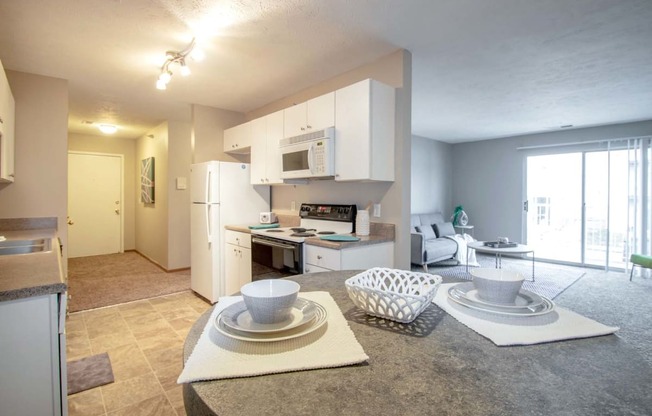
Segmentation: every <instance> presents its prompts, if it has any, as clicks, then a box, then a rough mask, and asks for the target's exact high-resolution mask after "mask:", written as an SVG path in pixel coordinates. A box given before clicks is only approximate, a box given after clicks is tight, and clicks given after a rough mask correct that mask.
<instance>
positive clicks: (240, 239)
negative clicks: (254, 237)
mask: <svg viewBox="0 0 652 416" xmlns="http://www.w3.org/2000/svg"><path fill="white" fill-rule="evenodd" d="M224 240H225V242H226V244H225V245H224V274H225V285H226V294H227V295H233V294H234V293H236V292H239V291H240V288H241V287H242V286H243V285H245V284H247V283H249V282H251V235H249V234H247V233H240V232H237V231H231V230H226V231H225V233H224Z"/></svg>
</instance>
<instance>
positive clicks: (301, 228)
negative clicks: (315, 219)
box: [290, 227, 317, 233]
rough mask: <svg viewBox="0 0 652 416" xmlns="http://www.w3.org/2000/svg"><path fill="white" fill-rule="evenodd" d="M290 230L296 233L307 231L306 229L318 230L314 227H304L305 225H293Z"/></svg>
mask: <svg viewBox="0 0 652 416" xmlns="http://www.w3.org/2000/svg"><path fill="white" fill-rule="evenodd" d="M290 230H292V231H294V232H295V233H305V232H306V231H317V230H316V229H314V228H303V227H293V228H290Z"/></svg>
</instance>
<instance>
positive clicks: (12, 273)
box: [0, 229, 67, 301]
mask: <svg viewBox="0 0 652 416" xmlns="http://www.w3.org/2000/svg"><path fill="white" fill-rule="evenodd" d="M0 235H2V236H4V237H6V238H7V240H24V239H36V238H49V239H51V250H50V251H47V252H37V253H30V254H15V255H5V256H0V301H6V300H15V299H21V298H27V297H32V296H39V295H47V294H53V293H61V292H65V291H66V289H67V285H66V283H65V282H64V280H63V276H62V272H61V255H60V253H61V251H60V249H59V240H58V239H57V237H56V230H55V229H37V230H14V231H0Z"/></svg>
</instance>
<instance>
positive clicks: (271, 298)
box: [240, 279, 301, 324]
mask: <svg viewBox="0 0 652 416" xmlns="http://www.w3.org/2000/svg"><path fill="white" fill-rule="evenodd" d="M300 287H301V286H299V284H298V283H297V282H293V281H290V280H283V279H266V280H257V281H255V282H251V283H247V284H246V285H244V286H242V288H241V289H240V293H242V298H243V299H244V302H245V305H247V310H248V311H249V313H250V314H251V319H253V320H254V322H256V323H259V324H275V323H278V322H283V321H285V320H286V319H289V318H290V313H291V312H292V306H293V305H294V302H295V301H296V300H297V296H298V295H299V288H300Z"/></svg>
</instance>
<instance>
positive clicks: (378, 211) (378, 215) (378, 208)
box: [373, 204, 380, 218]
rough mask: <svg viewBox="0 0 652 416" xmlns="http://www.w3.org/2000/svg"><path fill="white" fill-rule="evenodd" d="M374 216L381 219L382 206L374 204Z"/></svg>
mask: <svg viewBox="0 0 652 416" xmlns="http://www.w3.org/2000/svg"><path fill="white" fill-rule="evenodd" d="M373 216H374V217H376V218H379V217H380V204H374V213H373Z"/></svg>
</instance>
